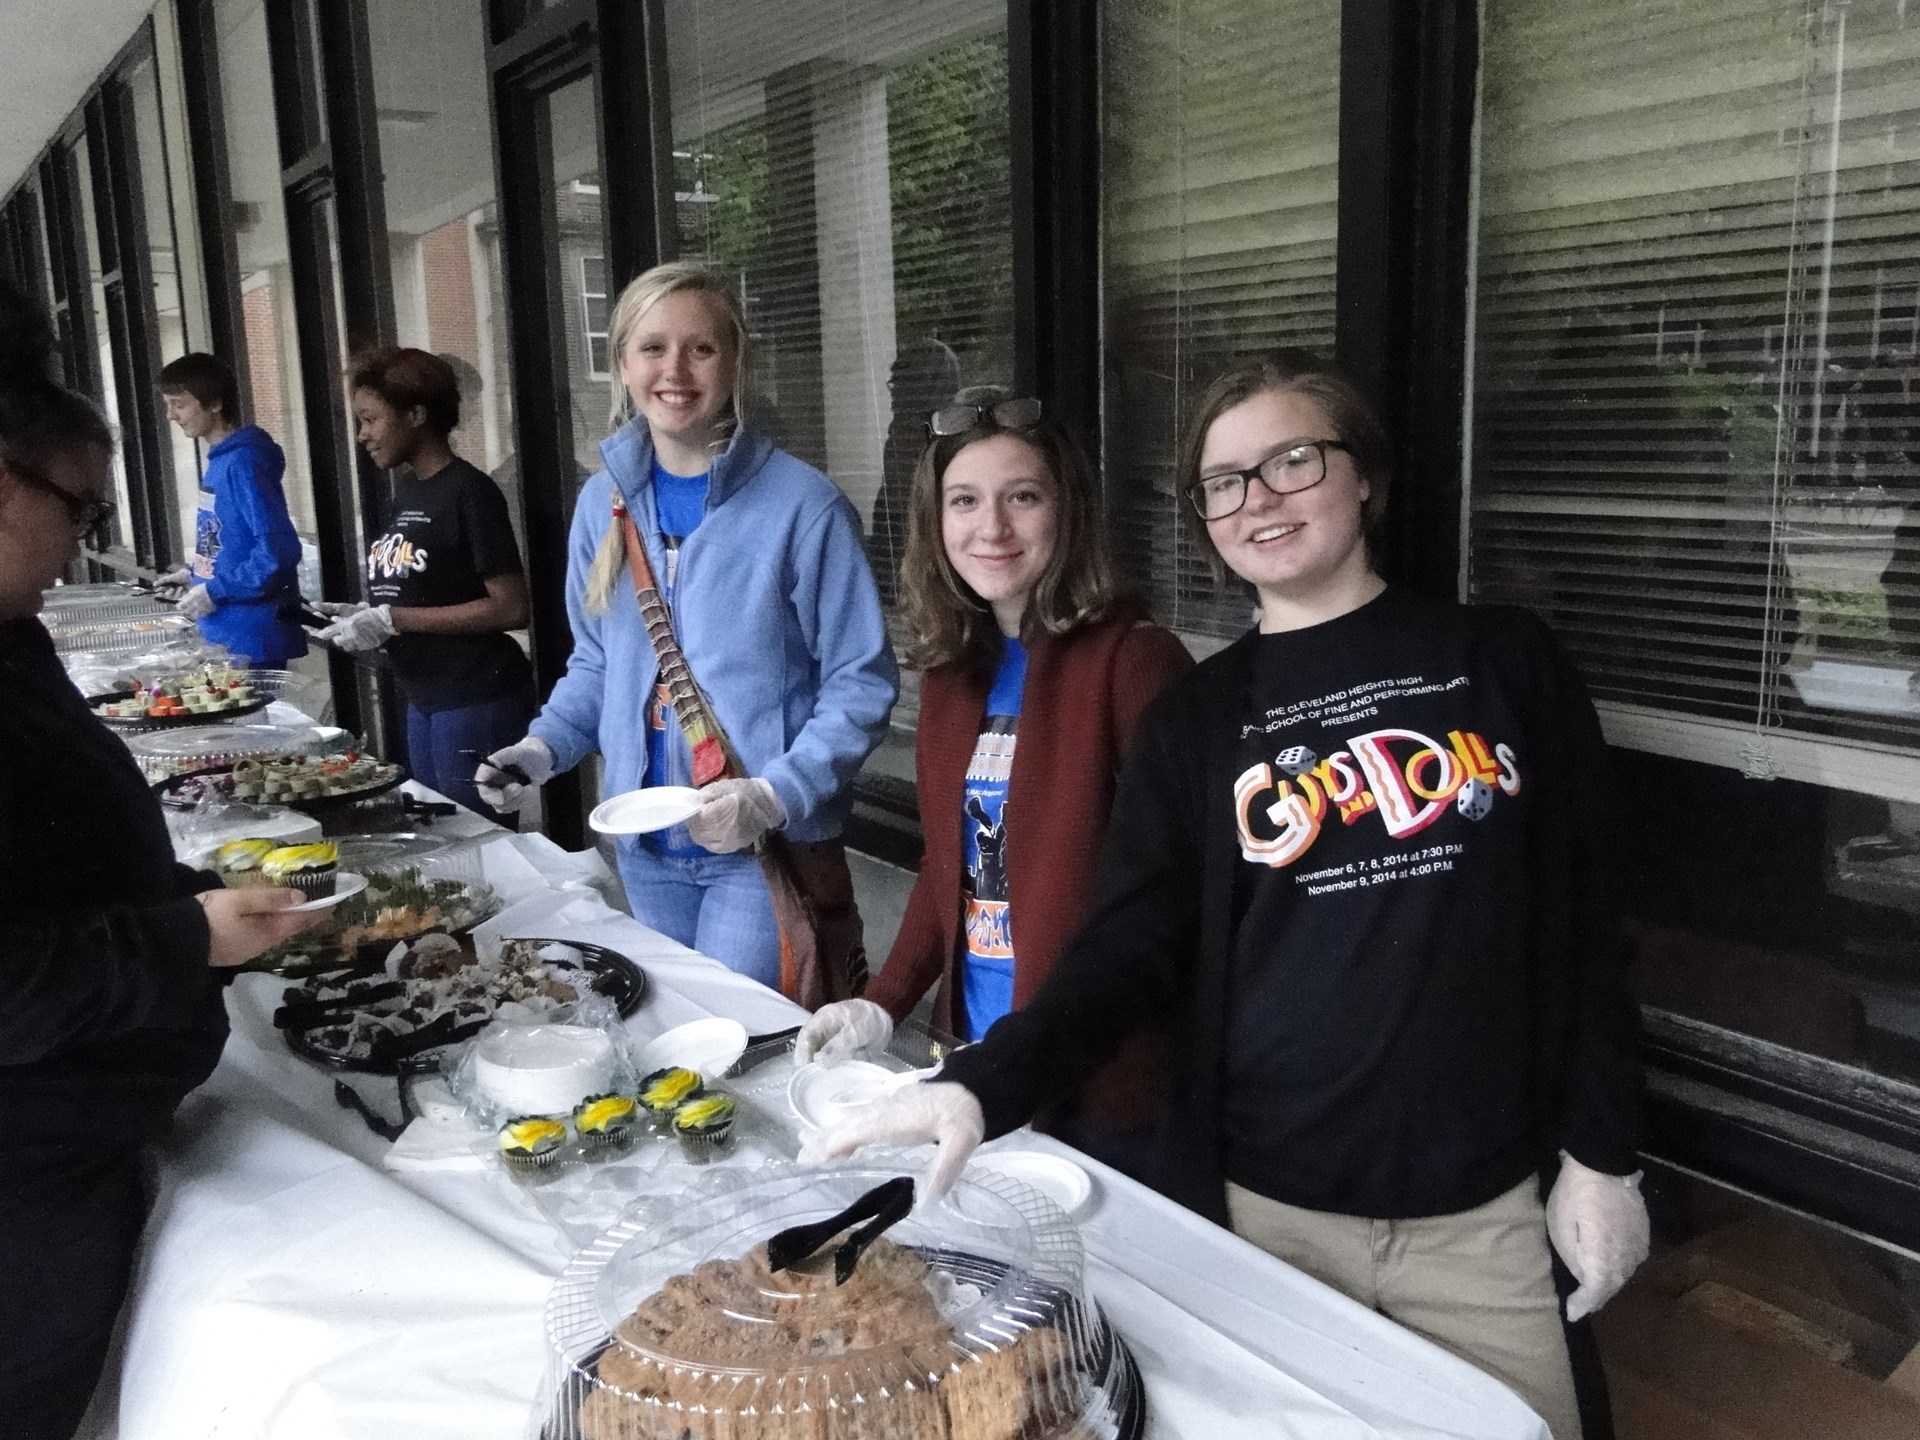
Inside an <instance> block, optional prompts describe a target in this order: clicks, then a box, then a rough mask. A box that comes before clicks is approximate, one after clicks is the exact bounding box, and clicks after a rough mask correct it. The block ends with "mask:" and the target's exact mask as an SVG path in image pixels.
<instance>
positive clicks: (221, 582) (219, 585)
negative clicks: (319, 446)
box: [193, 425, 307, 665]
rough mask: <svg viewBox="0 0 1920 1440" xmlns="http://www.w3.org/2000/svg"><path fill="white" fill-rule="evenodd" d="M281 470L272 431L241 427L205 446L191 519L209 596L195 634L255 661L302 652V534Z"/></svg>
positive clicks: (197, 573)
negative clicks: (197, 507) (208, 605)
mask: <svg viewBox="0 0 1920 1440" xmlns="http://www.w3.org/2000/svg"><path fill="white" fill-rule="evenodd" d="M286 470H287V457H286V455H285V453H284V452H282V450H281V449H280V447H279V446H278V445H276V444H274V442H273V437H272V436H271V435H269V434H267V432H266V431H264V430H262V429H261V428H260V427H259V426H258V425H243V426H241V427H240V428H239V429H238V430H236V431H234V432H233V434H231V435H229V436H228V437H227V438H226V439H224V440H222V441H221V442H220V443H219V444H218V445H215V446H214V447H213V448H212V449H211V450H209V451H207V472H206V476H205V478H204V479H203V481H202V488H201V492H200V513H199V516H198V518H197V520H196V522H195V525H194V543H193V551H194V555H193V574H194V578H195V579H196V580H203V581H205V582H206V586H207V596H208V598H209V599H211V600H212V601H213V602H214V610H213V613H212V614H211V615H208V616H207V617H206V618H205V619H204V620H202V621H201V622H200V633H201V635H202V636H204V637H205V638H206V639H207V641H208V642H209V643H210V644H214V645H224V646H226V647H227V649H229V650H231V651H232V652H233V653H234V654H235V655H243V656H245V657H246V658H247V659H249V660H251V661H253V662H254V663H255V664H259V665H278V664H281V663H283V662H284V661H287V660H290V659H292V658H293V657H294V656H296V655H304V654H306V653H307V636H306V632H305V631H303V630H302V629H301V628H300V619H299V612H298V609H297V606H298V603H299V597H300V585H299V580H298V572H299V568H300V537H299V536H298V535H296V534H294V531H293V521H292V520H290V519H289V518H288V517H287V497H286V495H285V493H284V492H283V491H282V490H281V488H280V480H281V477H282V476H283V475H285V474H286Z"/></svg>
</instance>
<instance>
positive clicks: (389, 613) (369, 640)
mask: <svg viewBox="0 0 1920 1440" xmlns="http://www.w3.org/2000/svg"><path fill="white" fill-rule="evenodd" d="M395 633H396V632H395V630H394V628H393V607H392V606H391V605H368V606H365V607H363V608H361V609H359V610H356V611H354V612H353V613H352V614H351V615H345V616H342V617H341V618H340V619H338V620H336V621H334V622H333V624H331V625H329V626H327V628H326V629H324V630H322V631H321V632H320V634H319V638H320V640H321V641H322V642H323V643H325V644H328V645H332V646H333V647H335V648H336V649H339V650H345V651H346V652H347V653H348V654H349V655H352V654H357V653H359V652H360V651H362V650H378V649H379V648H380V647H381V646H382V645H384V644H386V643H387V641H389V640H391V639H392V638H393V637H394V635H395Z"/></svg>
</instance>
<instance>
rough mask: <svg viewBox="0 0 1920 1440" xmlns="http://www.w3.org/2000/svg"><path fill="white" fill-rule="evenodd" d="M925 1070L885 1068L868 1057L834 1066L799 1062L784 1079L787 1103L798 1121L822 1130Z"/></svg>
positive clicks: (896, 1088) (919, 1075)
mask: <svg viewBox="0 0 1920 1440" xmlns="http://www.w3.org/2000/svg"><path fill="white" fill-rule="evenodd" d="M929 1073H930V1072H929V1071H925V1070H889V1069H887V1067H886V1066H884V1065H875V1064H874V1063H873V1062H872V1061H870V1060H843V1061H841V1062H840V1063H839V1064H838V1065H802V1066H801V1067H800V1068H799V1069H798V1070H796V1071H794V1072H793V1079H791V1080H789V1081H788V1082H787V1104H788V1105H790V1106H792V1107H793V1113H794V1114H795V1115H796V1116H798V1117H799V1120H800V1123H801V1124H802V1125H805V1126H806V1127H807V1128H809V1129H812V1130H824V1129H825V1128H826V1127H828V1126H829V1125H835V1124H838V1123H839V1122H840V1121H842V1120H844V1119H846V1117H847V1116H848V1115H850V1114H852V1113H853V1112H854V1111H855V1110H858V1109H859V1108H860V1107H861V1106H863V1105H869V1104H871V1103H872V1102H873V1101H875V1100H878V1099H879V1098H880V1097H881V1096H882V1095H886V1094H889V1093H891V1092H892V1091H894V1090H898V1089H899V1088H900V1087H901V1086H903V1085H912V1084H914V1083H915V1082H916V1081H918V1080H920V1079H921V1078H922V1077H923V1076H925V1075H927V1074H929Z"/></svg>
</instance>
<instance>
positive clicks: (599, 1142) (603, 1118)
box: [573, 1095, 640, 1160]
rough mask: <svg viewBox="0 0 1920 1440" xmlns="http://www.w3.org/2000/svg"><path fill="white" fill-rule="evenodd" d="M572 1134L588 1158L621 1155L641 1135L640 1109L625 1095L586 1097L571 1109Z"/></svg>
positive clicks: (596, 1158) (631, 1146)
mask: <svg viewBox="0 0 1920 1440" xmlns="http://www.w3.org/2000/svg"><path fill="white" fill-rule="evenodd" d="M573 1133H574V1134H576V1135H578V1136H579V1137H580V1148H581V1149H582V1150H584V1151H585V1152H586V1154H587V1156H588V1158H589V1159H595V1160H599V1159H605V1158H608V1157H610V1156H614V1155H620V1154H624V1153H625V1152H626V1151H628V1150H630V1149H632V1148H633V1142H634V1139H635V1137H637V1136H638V1135H639V1133H640V1106H639V1105H638V1104H637V1103H635V1101H634V1100H633V1099H632V1097H631V1096H627V1095H589V1096H588V1097H587V1098H586V1099H584V1100H582V1101H581V1102H580V1103H579V1104H578V1105H576V1106H574V1107H573Z"/></svg>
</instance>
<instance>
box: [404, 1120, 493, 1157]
mask: <svg viewBox="0 0 1920 1440" xmlns="http://www.w3.org/2000/svg"><path fill="white" fill-rule="evenodd" d="M484 1139H486V1136H485V1135H483V1134H482V1133H481V1132H480V1128H479V1127H478V1126H476V1125H469V1124H467V1123H465V1122H464V1121H462V1122H460V1123H458V1124H448V1123H446V1122H445V1121H439V1120H429V1119H427V1118H426V1117H425V1116H417V1117H415V1119H414V1121H413V1123H412V1124H410V1125H408V1126H407V1128H406V1129H404V1130H402V1131H401V1132H400V1138H399V1139H398V1140H396V1141H394V1142H393V1144H392V1145H391V1146H389V1147H388V1149H387V1153H386V1154H385V1155H383V1156H381V1157H380V1163H381V1164H382V1165H384V1166H385V1167H386V1168H387V1169H389V1170H484V1169H486V1168H487V1159H486V1156H485V1155H484V1154H482V1153H481V1151H480V1150H479V1148H478V1147H479V1145H480V1142H481V1141H483V1140H484Z"/></svg>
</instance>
